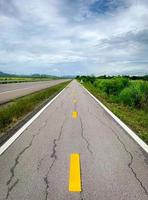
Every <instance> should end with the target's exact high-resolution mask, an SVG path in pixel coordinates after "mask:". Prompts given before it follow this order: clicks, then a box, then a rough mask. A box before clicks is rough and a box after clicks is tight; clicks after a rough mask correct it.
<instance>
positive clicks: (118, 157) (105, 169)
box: [0, 80, 148, 200]
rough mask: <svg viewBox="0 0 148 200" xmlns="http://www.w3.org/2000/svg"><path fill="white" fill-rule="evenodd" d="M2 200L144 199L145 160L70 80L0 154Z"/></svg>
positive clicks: (147, 176)
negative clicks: (73, 187)
mask: <svg viewBox="0 0 148 200" xmlns="http://www.w3.org/2000/svg"><path fill="white" fill-rule="evenodd" d="M72 155H73V157H71V156H72ZM78 156H79V157H78ZM70 158H71V163H70ZM70 165H74V166H71V172H70ZM75 168H76V171H77V172H76V174H75V176H77V181H81V182H79V183H74V182H71V180H70V178H69V176H70V173H75V172H74V171H75V170H74V169H75ZM79 170H80V174H79ZM79 175H80V176H79ZM71 177H73V174H71ZM70 182H71V183H70ZM70 184H76V185H77V184H78V189H80V188H79V187H80V185H79V184H81V191H80V192H71V191H70V187H71V186H72V185H71V186H70ZM6 199H8V200H47V199H48V200H147V199H148V156H147V154H146V153H145V152H144V151H143V150H142V149H141V147H140V146H139V145H138V144H137V143H135V142H134V140H133V139H131V138H130V137H129V136H128V134H127V133H126V132H125V131H124V130H123V129H122V128H121V127H120V126H119V125H118V124H117V123H116V122H115V121H114V120H113V119H112V118H111V116H109V115H108V114H107V113H106V111H104V110H103V108H102V107H100V106H99V104H98V103H97V102H96V101H94V99H93V98H92V97H91V96H90V95H89V94H88V93H87V92H86V91H85V90H84V89H83V88H82V86H81V85H80V84H79V83H77V82H76V81H75V80H73V81H72V82H71V83H70V84H69V85H68V86H67V87H66V89H65V90H64V91H63V92H62V93H61V94H60V95H59V96H58V97H57V98H56V99H55V101H53V102H52V103H51V104H50V105H49V106H48V107H47V108H46V109H45V110H44V112H42V114H41V115H40V116H39V117H38V118H37V119H36V120H35V121H34V122H33V123H32V124H31V125H30V126H29V127H28V128H27V129H26V130H25V131H24V132H23V133H22V135H21V136H20V137H19V138H18V139H17V140H16V141H15V142H14V143H13V144H12V145H11V146H10V147H9V148H8V149H7V150H6V151H5V152H4V153H3V154H2V155H1V156H0V200H6Z"/></svg>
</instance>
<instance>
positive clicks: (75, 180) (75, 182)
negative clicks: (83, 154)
mask: <svg viewBox="0 0 148 200" xmlns="http://www.w3.org/2000/svg"><path fill="white" fill-rule="evenodd" d="M69 192H81V174H80V155H79V154H77V153H74V154H71V156H70V173H69Z"/></svg>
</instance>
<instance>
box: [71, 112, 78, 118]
mask: <svg viewBox="0 0 148 200" xmlns="http://www.w3.org/2000/svg"><path fill="white" fill-rule="evenodd" d="M72 117H73V118H74V119H76V118H77V117H78V112H77V111H73V112H72Z"/></svg>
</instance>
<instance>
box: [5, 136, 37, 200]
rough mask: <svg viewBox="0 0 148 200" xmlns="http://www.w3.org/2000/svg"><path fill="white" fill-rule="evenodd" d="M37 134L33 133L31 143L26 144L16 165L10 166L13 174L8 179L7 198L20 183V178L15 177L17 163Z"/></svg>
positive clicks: (16, 161) (16, 162)
mask: <svg viewBox="0 0 148 200" xmlns="http://www.w3.org/2000/svg"><path fill="white" fill-rule="evenodd" d="M35 136H36V135H33V136H32V139H31V141H30V143H29V145H28V146H26V147H25V148H24V149H23V150H22V151H21V152H20V153H19V154H18V155H17V157H16V158H15V162H14V165H13V166H12V167H11V168H10V173H11V176H10V178H9V180H8V181H7V183H6V185H7V186H8V190H7V194H6V199H8V198H9V195H10V193H11V191H12V190H13V189H14V187H15V186H16V185H17V184H18V183H19V179H18V178H16V177H15V169H16V167H17V165H18V164H19V159H20V158H21V157H22V155H23V154H24V152H25V151H26V150H27V149H29V148H30V147H31V146H32V143H33V140H34V138H35ZM14 178H16V181H15V182H14V183H13V184H12V185H11V183H12V181H13V179H14Z"/></svg>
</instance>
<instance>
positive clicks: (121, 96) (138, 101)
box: [77, 76, 148, 144]
mask: <svg viewBox="0 0 148 200" xmlns="http://www.w3.org/2000/svg"><path fill="white" fill-rule="evenodd" d="M77 79H78V80H79V81H80V82H81V83H83V85H84V86H85V87H86V88H87V89H88V90H89V91H90V92H91V93H92V94H94V95H95V96H96V97H97V98H98V99H100V100H101V101H102V102H103V103H104V104H105V105H106V106H107V107H108V108H109V109H110V110H111V111H112V112H113V113H114V114H116V115H117V116H118V117H119V118H120V119H121V120H123V121H124V122H125V123H126V124H127V125H128V126H129V127H131V128H132V129H133V130H134V131H135V132H136V133H137V134H138V135H139V136H140V137H141V138H142V139H143V140H144V141H145V142H146V143H147V144H148V80H147V76H145V77H141V78H139V77H137V78H136V77H134V79H133V78H130V77H127V76H126V77H104V76H103V77H93V76H92V77H89V76H82V77H77Z"/></svg>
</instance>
